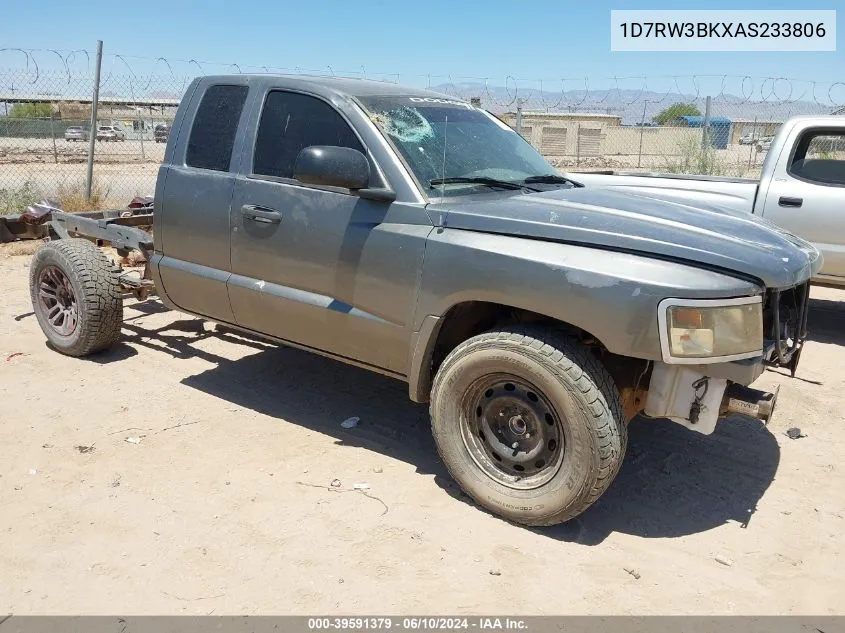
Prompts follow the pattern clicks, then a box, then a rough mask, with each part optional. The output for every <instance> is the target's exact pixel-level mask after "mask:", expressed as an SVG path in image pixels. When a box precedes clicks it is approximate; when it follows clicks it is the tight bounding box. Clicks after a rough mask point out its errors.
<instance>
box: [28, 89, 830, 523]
mask: <svg viewBox="0 0 845 633" xmlns="http://www.w3.org/2000/svg"><path fill="white" fill-rule="evenodd" d="M185 94H186V97H185V99H183V100H182V102H181V103H180V105H179V108H178V111H177V114H176V120H175V123H174V126H173V128H174V130H178V132H177V135H176V136H174V139H173V140H172V141H169V142H168V149H169V151H168V153H167V154H166V155H165V159H164V163H163V164H162V165H161V167H160V169H159V172H158V182H157V185H156V190H155V205H154V208H155V212H154V214H151V215H150V216H149V217H150V218H151V219H152V216H153V215H154V216H155V217H154V221H155V230H154V231H153V234H152V235H151V234H150V233H148V232H145V231H142V230H140V229H138V228H137V226H138V224H139V223H140V222H141V219H140V218H138V217H133V218H123V217H122V216H121V214H119V213H116V212H115V213H113V214H110V215H107V214H103V215H102V217H92V216H85V217H82V216H80V215H74V214H70V213H63V212H61V211H54V212H53V213H52V216H51V220H50V230H51V235H53V236H55V237H56V238H58V239H54V240H53V241H50V242H47V243H46V244H45V245H43V246H42V247H41V248H40V250H39V251H38V252H37V253H36V254H35V255H34V257H33V259H32V263H31V272H30V280H31V281H30V290H31V297H32V302H33V306H34V308H33V309H34V312H35V314H36V318H37V320H38V323H39V325H40V326H41V328H42V330H43V331H44V333H45V335H46V337H47V338H48V339H49V341H50V343H51V345H52V347H53V349H56V350H58V351H60V352H63V353H65V354H68V355H70V356H84V355H86V354H90V353H92V352H95V351H98V350H102V349H106V348H108V347H109V346H111V345H112V344H114V343H115V342H116V341H117V340H118V338H119V336H120V332H121V319H122V315H123V304H122V296H123V295H124V294H127V293H129V292H130V291H131V292H132V293H135V295H136V297H139V298H144V297H146V296H148V293H149V292H150V290H151V288H152V287H153V286H154V287H155V289H156V290H157V293H158V296H159V297H160V299H161V301H162V302H163V303H164V304H165V305H166V306H168V307H170V308H172V309H174V310H181V311H183V312H187V313H190V314H195V315H199V316H201V317H203V318H207V319H211V320H215V321H219V322H222V323H227V324H230V325H231V326H233V327H235V328H238V329H241V330H244V331H246V332H251V333H253V334H255V335H259V336H262V337H265V338H269V339H271V340H274V341H278V342H280V343H283V344H287V345H291V346H294V347H299V348H301V349H304V350H308V351H311V352H315V353H318V354H322V355H325V356H328V357H331V358H334V359H337V360H340V361H343V362H347V363H351V364H353V365H356V366H358V367H361V368H364V369H368V370H371V371H375V372H378V373H381V374H384V375H386V376H390V377H393V378H396V379H399V380H403V381H405V382H407V383H408V391H409V396H410V398H411V399H412V400H414V401H417V402H429V403H430V404H429V410H430V412H431V421H432V430H433V433H434V439H435V443H436V445H437V448H438V451H439V453H440V455H441V457H442V459H443V461H444V462H445V464H446V467H447V469H448V470H449V472H450V473H451V474H452V476H453V477H454V478H455V479H456V480H457V482H458V483H459V484H460V485H461V486H462V487H463V489H464V490H465V491H466V492H467V494H469V495H470V496H471V497H472V498H473V499H474V500H475V501H476V502H477V503H478V504H479V505H480V506H482V507H484V508H487V509H488V510H490V511H492V512H495V513H498V514H500V515H502V516H504V517H506V518H507V519H509V520H511V521H515V522H519V523H523V524H526V525H551V524H554V523H559V522H562V521H566V520H569V519H572V518H573V517H576V516H578V515H579V514H581V513H582V512H584V511H585V510H586V509H587V508H589V507H590V506H591V505H592V504H593V503H594V502H595V501H596V500H597V499H598V498H599V497H600V496H601V495H602V494H603V493H604V491H605V490H606V489H607V488H608V486H610V484H611V482H612V481H613V479H614V477H615V476H616V474H617V473H618V472H619V469H620V467H621V465H622V460H623V457H624V453H625V447H626V444H627V440H626V437H627V436H626V434H627V427H626V424H627V422H628V421H629V420H630V419H631V418H633V417H634V416H635V415H636V414H637V413H639V412H645V413H646V414H647V415H649V416H651V417H662V418H669V419H670V420H673V421H675V422H677V423H679V424H681V425H683V426H685V427H687V428H688V429H691V430H693V431H699V432H701V433H711V432H712V431H713V430H714V428H715V426H716V423H717V421H718V419H719V418H720V416H721V415H723V414H726V413H741V414H746V415H750V416H752V417H755V418H757V419H761V420H768V419H769V418H770V416H771V414H772V411H773V409H774V405H775V394H772V393H766V392H762V391H757V390H755V389H750V388H748V387H747V385H749V384H750V383H752V382H753V381H754V380H756V379H757V377H758V376H760V374H761V373H762V372H763V370H764V368H765V367H766V366H770V365H771V366H786V367H788V368H792V369H794V368H795V367H796V365H797V363H798V359H799V352H800V350H801V345H802V343H803V341H804V339H805V337H806V319H807V310H808V306H809V300H808V296H809V283H808V281H809V279H810V277H811V275H813V274H814V273H815V272H816V271H817V270H818V267H819V265H820V264H821V259H820V256H819V253H818V251H817V250H816V249H815V248H813V247H812V246H811V245H810V244H808V243H806V242H804V241H803V240H801V239H799V238H797V237H794V236H792V235H790V234H788V233H786V232H785V231H782V230H779V229H776V228H774V227H772V226H771V225H770V224H769V223H767V222H764V221H761V220H759V219H757V218H755V217H754V216H751V215H743V214H739V213H736V212H728V211H725V210H723V209H714V208H710V207H708V206H707V205H704V206H703V208H697V207H696V206H695V205H692V204H689V205H684V204H679V203H678V202H677V201H676V200H673V199H671V198H670V197H669V198H667V197H661V196H660V195H658V194H654V193H648V194H647V195H637V194H635V193H630V192H622V191H608V190H602V189H593V188H586V187H583V186H582V185H581V184H580V183H578V182H577V181H576V179H574V178H573V179H570V178H567V177H564V176H561V175H560V174H559V173H556V172H555V170H554V168H553V167H552V166H551V165H550V164H549V163H548V162H547V161H546V160H545V159H544V158H543V156H541V155H540V154H539V153H538V152H537V151H536V150H535V149H534V148H533V147H531V145H529V144H528V143H526V142H525V141H524V140H523V139H522V138H521V137H520V136H519V135H517V134H516V133H515V132H514V131H513V130H511V129H510V128H509V127H508V126H507V125H506V124H504V123H502V122H501V121H499V120H498V119H496V118H495V117H494V116H493V115H491V114H489V113H488V112H486V111H484V110H482V109H480V108H478V107H475V106H473V105H471V104H470V103H467V102H465V101H461V100H458V99H455V98H453V97H450V96H448V95H444V94H438V93H433V92H428V91H423V90H418V89H414V88H408V87H403V86H400V85H396V84H391V83H385V82H375V81H368V80H363V79H342V78H335V77H330V78H328V77H327V78H311V77H286V76H271V75H232V76H215V77H204V78H198V79H195V80H194V81H193V82H192V84H191V85H190V86H189V87H188V89H187V91H186V93H185ZM74 236H76V237H87V238H88V239H74ZM95 241H96V242H97V243H101V244H109V243H111V244H112V245H116V246H117V247H118V248H119V249H122V250H127V249H137V250H140V251H141V252H142V253H143V254H144V256H145V257H146V259H147V261H148V262H149V265H148V266H147V268H146V271H147V273H146V275H147V276H145V277H143V278H139V277H138V276H137V275H135V274H131V273H129V272H127V273H122V272H121V271H120V270H117V271H116V270H115V268H114V265H113V264H112V263H111V260H110V259H109V258H108V257H107V256H106V255H105V253H103V252H102V251H100V250H98V248H97V246H96V245H95ZM300 379H301V377H299V376H295V375H292V376H268V377H267V384H266V385H264V386H262V387H261V388H262V389H266V390H269V391H272V388H273V381H274V380H300ZM324 397H330V394H324ZM294 421H295V417H294ZM405 422H407V421H406V420H397V421H396V423H397V424H398V425H401V424H403V423H405ZM236 426H237V425H233V426H232V429H233V432H236V431H235V430H234V429H235V428H236ZM726 437H729V436H726ZM282 458H283V456H282Z"/></svg>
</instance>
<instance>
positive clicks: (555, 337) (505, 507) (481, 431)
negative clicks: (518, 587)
mask: <svg viewBox="0 0 845 633" xmlns="http://www.w3.org/2000/svg"><path fill="white" fill-rule="evenodd" d="M430 408H431V421H432V432H433V434H434V439H435V442H436V444H437V449H438V452H439V453H440V456H441V458H442V459H443V462H444V463H445V465H446V468H447V469H448V470H449V473H450V474H451V475H452V477H453V478H454V479H455V480H456V481H457V482H458V483H459V484H460V485H461V487H462V488H463V489H464V491H466V492H467V494H469V495H470V496H471V497H472V498H473V499H474V500H475V501H476V502H477V503H478V504H479V505H481V506H483V507H484V508H486V509H488V510H490V511H492V512H495V513H496V514H499V515H500V516H502V517H504V518H505V519H507V520H509V521H513V522H515V523H521V524H523V525H535V526H539V525H553V524H556V523H561V522H564V521H568V520H570V519H572V518H574V517H576V516H578V515H579V514H581V513H582V512H584V511H585V510H586V509H587V508H589V507H590V506H591V505H592V504H593V503H594V502H595V501H596V500H597V499H598V498H599V497H600V496H601V495H602V493H604V491H605V490H607V488H608V487H609V486H610V484H611V482H612V481H613V479H614V478H615V477H616V475H617V473H618V472H619V469H620V467H621V465H622V459H623V457H624V454H625V448H626V444H627V429H626V427H625V423H624V415H623V409H622V403H621V400H620V397H619V392H618V390H617V388H616V386H615V384H614V382H613V379H612V378H611V377H610V375H609V374H608V372H607V370H606V369H605V368H604V366H602V365H601V363H599V361H598V360H597V359H596V358H595V357H594V356H593V355H592V353H591V352H590V351H589V350H588V349H587V348H586V347H585V346H584V345H582V344H581V343H580V342H578V341H577V340H575V339H573V338H571V337H567V336H565V335H563V334H560V333H557V332H555V331H552V330H548V329H544V328H522V327H519V328H508V329H503V330H498V331H492V332H487V333H485V334H481V335H479V336H475V337H473V338H471V339H469V340H467V341H465V342H464V343H462V344H461V345H459V346H458V347H457V348H455V350H453V351H452V352H451V353H450V354H449V355H448V356H447V357H446V359H445V360H444V361H443V364H442V365H441V367H440V369H439V370H438V372H437V375H436V376H435V379H434V385H433V388H432V393H431V407H430ZM503 449H504V450H503ZM512 449H513V450H512Z"/></svg>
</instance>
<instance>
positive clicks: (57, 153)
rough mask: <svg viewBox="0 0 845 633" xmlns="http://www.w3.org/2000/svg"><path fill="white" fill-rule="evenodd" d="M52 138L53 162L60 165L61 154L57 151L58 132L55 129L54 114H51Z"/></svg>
mask: <svg viewBox="0 0 845 633" xmlns="http://www.w3.org/2000/svg"><path fill="white" fill-rule="evenodd" d="M50 136H51V137H52V139H53V162H54V163H56V164H57V165H58V164H59V152H58V151H57V150H56V131H55V130H54V129H53V113H52V112H50Z"/></svg>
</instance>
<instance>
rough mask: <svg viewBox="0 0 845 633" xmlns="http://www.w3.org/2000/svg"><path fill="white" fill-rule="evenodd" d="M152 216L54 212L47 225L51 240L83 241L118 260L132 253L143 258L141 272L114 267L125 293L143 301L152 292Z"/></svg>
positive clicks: (153, 287)
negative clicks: (109, 249) (114, 254)
mask: <svg viewBox="0 0 845 633" xmlns="http://www.w3.org/2000/svg"><path fill="white" fill-rule="evenodd" d="M152 225H153V214H152V213H138V214H132V213H131V212H127V211H102V212H94V213H65V212H64V211H58V210H56V209H53V210H52V212H51V214H50V219H49V221H48V223H47V226H48V227H49V233H50V236H51V237H52V238H54V239H55V238H58V239H68V238H72V237H83V238H86V239H89V240H91V241H92V242H94V243H95V244H96V245H97V246H111V247H112V248H114V249H115V250H116V251H117V252H118V254H119V255H120V256H121V257H127V256H128V255H129V254H130V252H132V251H133V250H135V251H139V252H140V253H141V255H143V257H144V260H145V261H146V264H145V265H144V272H143V274H141V275H138V274H137V273H136V272H135V271H127V270H123V268H122V267H121V266H120V265H119V264H115V266H116V271H115V272H116V273H117V278H118V282H119V283H120V286H121V289H122V290H123V291H124V292H130V293H132V294H133V295H134V296H135V297H136V298H137V299H138V300H140V301H143V300H144V299H146V298H147V297H148V296H149V294H150V293H151V292H153V291H154V290H155V283H154V282H153V279H152V276H151V274H150V259H151V258H152V255H153V236H152V233H150V232H148V231H146V230H144V228H141V227H145V228H149V229H152Z"/></svg>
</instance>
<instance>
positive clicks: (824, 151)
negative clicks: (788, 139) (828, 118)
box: [789, 130, 845, 187]
mask: <svg viewBox="0 0 845 633" xmlns="http://www.w3.org/2000/svg"><path fill="white" fill-rule="evenodd" d="M789 173H790V174H791V175H792V176H795V177H796V178H800V179H801V180H807V181H809V182H815V183H819V184H822V185H838V186H843V187H845V134H843V133H842V132H836V131H825V130H810V131H808V132H805V133H804V135H803V136H802V137H801V138H800V139H799V141H798V144H797V146H796V148H795V154H794V156H793V157H792V162H791V163H790V165H789Z"/></svg>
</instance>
